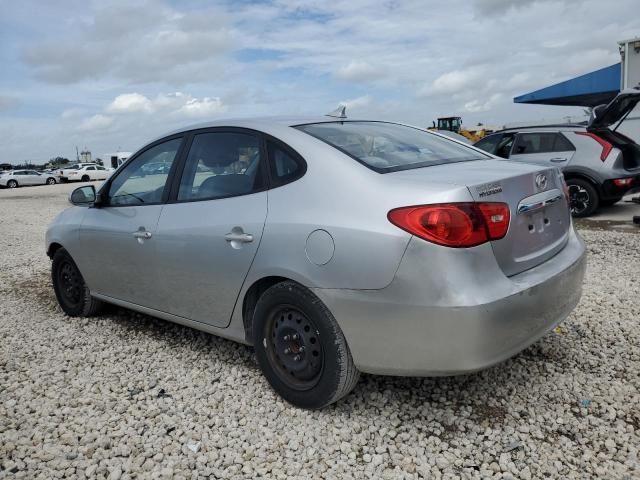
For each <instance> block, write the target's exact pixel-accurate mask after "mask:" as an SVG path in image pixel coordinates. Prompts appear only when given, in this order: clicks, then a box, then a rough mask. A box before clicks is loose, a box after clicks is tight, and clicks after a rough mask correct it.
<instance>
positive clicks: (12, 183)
mask: <svg viewBox="0 0 640 480" xmlns="http://www.w3.org/2000/svg"><path fill="white" fill-rule="evenodd" d="M7 187H8V188H18V182H16V181H15V180H9V181H8V182H7Z"/></svg>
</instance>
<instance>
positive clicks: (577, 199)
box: [567, 178, 600, 218]
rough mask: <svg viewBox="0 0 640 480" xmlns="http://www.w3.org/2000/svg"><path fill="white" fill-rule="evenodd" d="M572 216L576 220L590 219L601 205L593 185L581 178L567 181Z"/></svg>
mask: <svg viewBox="0 0 640 480" xmlns="http://www.w3.org/2000/svg"><path fill="white" fill-rule="evenodd" d="M567 188H568V189H569V202H570V205H571V215H573V216H574V217H576V218H582V217H588V216H589V215H591V214H592V213H593V212H595V211H596V210H597V208H598V206H599V205H600V197H599V195H598V192H597V190H596V189H595V187H594V186H593V184H592V183H591V182H589V181H587V180H583V179H581V178H570V179H568V180H567Z"/></svg>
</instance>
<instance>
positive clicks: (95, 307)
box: [51, 248, 103, 317]
mask: <svg viewBox="0 0 640 480" xmlns="http://www.w3.org/2000/svg"><path fill="white" fill-rule="evenodd" d="M51 280H52V282H53V289H54V291H55V292H56V298H57V299H58V303H59V304H60V307H61V308H62V310H63V311H64V313H66V314H67V315H69V316H70V317H90V316H92V315H95V314H96V313H98V311H99V310H100V308H101V307H102V305H103V303H102V302H101V301H100V300H96V299H95V298H93V297H92V296H91V293H90V292H89V287H87V284H86V283H85V282H84V278H82V274H81V273H80V270H79V269H78V266H77V265H76V263H75V262H74V261H73V258H71V255H69V253H68V252H67V251H66V250H65V249H64V248H60V249H58V250H57V251H56V253H55V254H54V255H53V263H52V265H51Z"/></svg>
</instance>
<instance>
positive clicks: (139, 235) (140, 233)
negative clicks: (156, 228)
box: [133, 230, 152, 239]
mask: <svg viewBox="0 0 640 480" xmlns="http://www.w3.org/2000/svg"><path fill="white" fill-rule="evenodd" d="M133 236H134V237H135V238H143V239H149V238H151V237H152V235H151V232H147V231H146V230H138V231H137V232H133Z"/></svg>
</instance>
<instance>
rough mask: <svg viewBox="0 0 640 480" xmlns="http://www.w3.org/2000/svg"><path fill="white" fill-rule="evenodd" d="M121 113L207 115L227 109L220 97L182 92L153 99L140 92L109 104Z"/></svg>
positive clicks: (121, 95) (118, 97)
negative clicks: (197, 95) (198, 95)
mask: <svg viewBox="0 0 640 480" xmlns="http://www.w3.org/2000/svg"><path fill="white" fill-rule="evenodd" d="M106 111H107V112H110V113H120V114H140V113H155V114H157V113H160V114H166V115H174V116H183V117H206V116H213V115H216V114H219V113H222V112H225V111H226V105H224V104H223V102H222V99H221V98H220V97H203V98H197V97H193V96H192V95H189V94H185V93H182V92H175V93H168V94H158V95H157V96H156V97H154V98H153V99H150V98H149V97H147V96H145V95H142V94H140V93H123V94H120V95H118V96H117V97H116V98H114V99H113V101H112V102H111V103H110V104H109V105H108V106H107V108H106Z"/></svg>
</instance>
